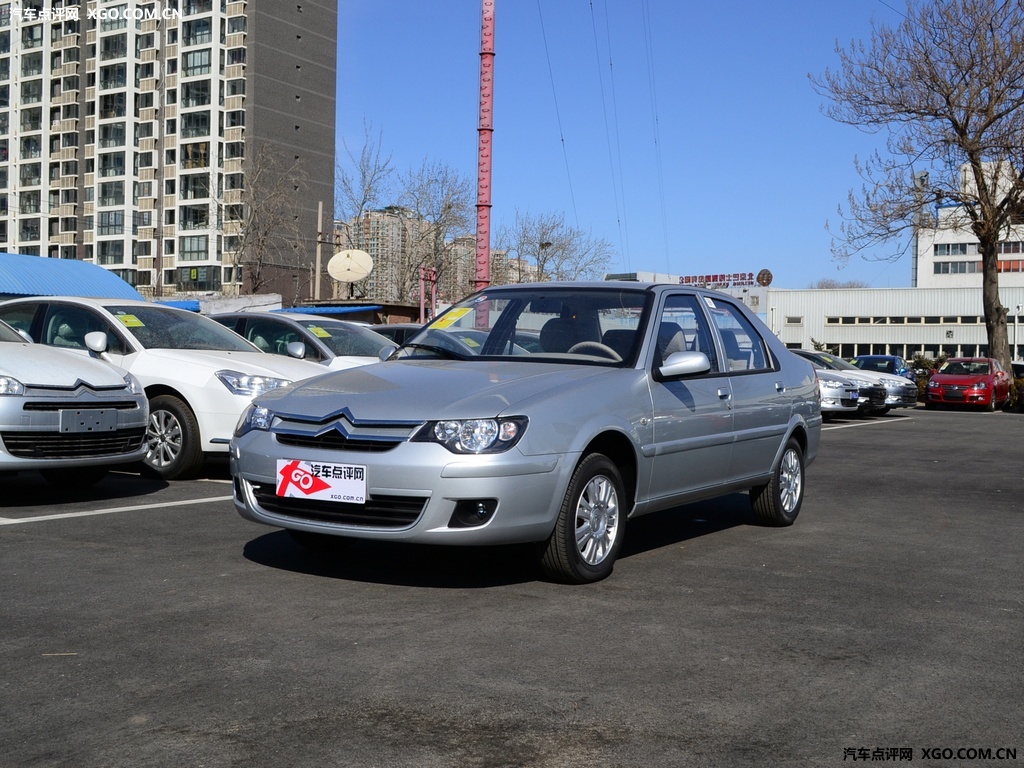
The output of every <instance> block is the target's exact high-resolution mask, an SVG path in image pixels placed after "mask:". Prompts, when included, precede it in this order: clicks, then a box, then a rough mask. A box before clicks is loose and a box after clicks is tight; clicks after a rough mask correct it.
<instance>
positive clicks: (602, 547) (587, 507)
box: [541, 453, 627, 584]
mask: <svg viewBox="0 0 1024 768" xmlns="http://www.w3.org/2000/svg"><path fill="white" fill-rule="evenodd" d="M625 501H626V494H625V491H624V489H623V484H622V476H621V475H620V474H619V469H618V467H616V466H615V464H614V463H612V461H611V459H609V458H608V457H607V456H605V455H603V454H600V453H592V454H590V455H589V456H587V457H586V458H584V459H583V461H581V462H580V463H579V465H578V466H577V467H576V471H575V472H573V475H572V479H571V480H570V481H569V488H568V489H567V490H566V492H565V498H564V499H563V500H562V507H561V509H560V510H559V513H558V520H557V521H556V522H555V529H554V531H552V532H551V536H550V537H549V538H548V540H547V542H546V544H545V545H544V550H543V553H542V555H541V568H542V569H543V571H544V573H545V574H546V575H547V576H548V577H549V578H551V579H553V580H555V581H560V582H563V583H567V584H588V583H590V582H594V581H600V580H601V579H603V578H605V577H606V576H608V574H610V573H611V572H612V568H613V566H614V565H615V558H616V557H617V556H618V553H619V549H620V548H621V547H622V537H623V527H624V525H625V522H626V512H627V510H626V509H625V508H624V506H623V505H624V503H625Z"/></svg>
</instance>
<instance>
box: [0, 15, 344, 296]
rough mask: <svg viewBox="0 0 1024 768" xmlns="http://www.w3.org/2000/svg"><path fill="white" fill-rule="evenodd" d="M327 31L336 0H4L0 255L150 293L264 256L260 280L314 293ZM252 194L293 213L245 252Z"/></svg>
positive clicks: (325, 136)
mask: <svg viewBox="0 0 1024 768" xmlns="http://www.w3.org/2000/svg"><path fill="white" fill-rule="evenodd" d="M336 28H337V3H336V0H312V1H310V0H301V2H276V1H275V2H270V0H165V1H164V2H158V1H155V0H154V1H151V2H146V1H139V2H135V1H133V0H127V1H126V0H82V2H73V1H72V0H48V1H47V0H44V1H43V2H38V1H36V0H24V1H23V2H20V3H0V251H9V252H18V253H30V254H36V255H39V256H48V257H51V258H66V259H83V260H86V261H93V262H95V263H96V264H100V265H102V266H104V267H106V268H107V269H110V270H112V271H114V272H116V273H117V274H118V275H120V276H121V277H123V278H124V279H125V280H126V281H127V282H129V283H131V284H132V285H135V286H136V287H137V288H138V289H139V290H140V292H142V293H143V294H146V295H151V296H156V297H161V296H168V295H173V294H175V293H178V292H188V291H203V292H208V291H213V292H225V293H238V292H244V291H245V290H247V289H248V288H251V284H250V283H247V280H249V279H250V274H249V271H250V266H251V263H252V262H253V260H254V259H258V260H259V269H260V270H261V274H262V279H261V285H260V287H261V289H262V290H265V291H274V292H278V293H281V294H282V296H284V297H285V300H286V301H288V300H291V301H297V300H300V299H302V298H305V297H308V296H309V295H311V294H312V288H311V284H312V264H313V259H314V253H315V247H316V240H317V237H318V229H320V226H319V225H318V209H319V208H320V206H321V205H322V210H323V211H325V212H326V213H325V214H324V217H325V221H326V224H325V225H324V226H323V227H322V229H323V230H324V231H329V230H330V215H331V214H330V212H332V211H333V209H334V205H333V201H334V180H333V177H334V134H335V130H334V126H335V78H336V75H335V68H336V38H337V33H336ZM271 190H274V192H273V193H271ZM259 205H262V206H264V207H277V208H278V209H279V210H276V211H274V212H273V213H274V215H276V216H279V217H284V218H286V219H287V221H284V222H283V224H284V225H285V226H279V227H276V228H275V229H277V230H278V237H277V239H276V240H275V239H271V240H270V241H269V242H270V245H269V247H267V246H266V245H264V246H261V248H262V250H259V251H258V254H257V255H255V256H254V253H255V250H254V249H256V247H257V246H255V245H254V244H253V241H254V240H256V238H251V237H248V236H247V231H248V229H249V222H250V218H251V217H250V215H249V214H250V212H251V209H252V208H253V207H255V206H259ZM262 218H263V219H264V220H266V219H267V211H263V216H262ZM281 231H287V232H289V233H292V236H291V237H289V238H285V237H282V236H280V233H281ZM260 240H261V242H263V243H266V242H268V241H267V240H266V239H265V238H262V237H261V238H260Z"/></svg>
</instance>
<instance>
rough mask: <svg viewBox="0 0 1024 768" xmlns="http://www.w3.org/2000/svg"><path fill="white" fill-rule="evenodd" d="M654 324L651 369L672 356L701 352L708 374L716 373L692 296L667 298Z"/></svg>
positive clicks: (715, 358)
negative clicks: (709, 368)
mask: <svg viewBox="0 0 1024 768" xmlns="http://www.w3.org/2000/svg"><path fill="white" fill-rule="evenodd" d="M657 323H658V325H657V336H656V337H655V346H654V367H655V368H659V367H661V366H662V365H663V364H664V362H665V360H666V359H667V358H668V357H669V355H671V354H673V353H675V352H703V353H704V354H705V355H707V356H708V360H710V361H711V371H712V372H717V371H719V370H720V368H719V366H718V355H717V353H716V351H715V344H714V342H713V341H712V340H711V332H710V329H709V328H708V323H707V319H706V317H705V316H704V313H703V312H702V311H701V310H700V307H699V306H698V304H697V299H696V297H695V296H693V295H689V294H680V295H672V296H669V297H667V298H666V299H665V306H664V307H663V308H662V311H661V317H660V318H659V319H658V320H657Z"/></svg>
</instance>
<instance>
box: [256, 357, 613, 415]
mask: <svg viewBox="0 0 1024 768" xmlns="http://www.w3.org/2000/svg"><path fill="white" fill-rule="evenodd" d="M609 373H615V372H614V371H609V369H608V368H604V367H599V366H586V365H557V364H556V365H551V364H546V363H517V362H484V361H450V360H444V361H423V360H418V361H415V362H412V361H404V360H389V361H387V362H383V363H375V364H372V365H364V366H360V367H358V368H349V369H347V370H344V371H336V372H333V373H328V374H326V375H324V376H320V377H319V378H317V379H316V380H315V381H308V382H305V383H302V384H299V385H297V386H295V387H293V388H290V389H289V390H288V391H287V392H285V391H275V392H270V393H267V394H266V395H263V396H261V397H259V398H257V402H259V403H261V404H263V405H266V406H267V407H269V408H271V409H273V410H275V411H278V412H279V413H289V414H294V415H303V416H326V415H327V414H330V413H334V412H336V411H339V410H341V409H342V408H345V409H347V410H348V411H349V413H351V414H352V416H353V417H354V418H357V419H379V420H386V421H426V420H431V419H444V418H453V419H454V418H484V417H492V416H498V415H502V414H510V415H511V414H513V413H514V412H515V411H516V409H517V408H518V407H519V406H520V405H521V404H523V401H525V400H528V399H530V398H533V397H536V396H538V395H543V394H544V393H546V392H548V391H551V390H565V389H571V388H572V387H573V386H574V385H575V384H577V383H578V382H580V381H582V380H584V379H588V378H590V377H593V376H599V375H602V374H603V375H608V374H609Z"/></svg>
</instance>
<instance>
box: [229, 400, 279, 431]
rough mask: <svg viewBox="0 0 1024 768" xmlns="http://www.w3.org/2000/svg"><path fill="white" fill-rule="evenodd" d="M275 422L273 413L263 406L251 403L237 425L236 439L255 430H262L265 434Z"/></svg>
mask: <svg viewBox="0 0 1024 768" xmlns="http://www.w3.org/2000/svg"><path fill="white" fill-rule="evenodd" d="M273 421H274V413H273V411H271V410H270V409H269V408H266V407H264V406H262V405H256V404H254V403H250V404H249V405H248V407H247V408H246V409H245V410H244V411H242V415H241V416H240V417H239V419H238V423H237V424H236V425H235V437H241V436H242V435H244V434H246V433H248V432H252V431H253V430H262V431H264V432H265V431H267V430H268V429H270V425H271V423H272V422H273Z"/></svg>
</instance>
